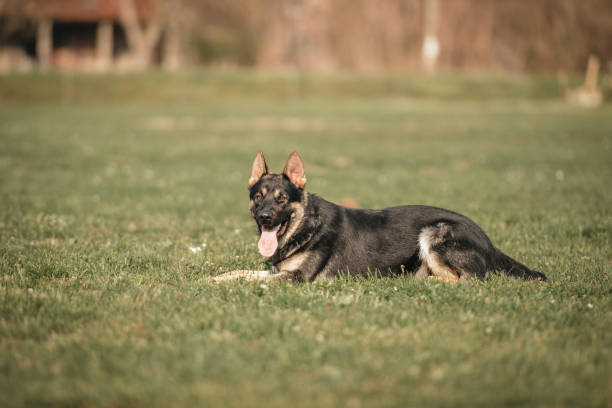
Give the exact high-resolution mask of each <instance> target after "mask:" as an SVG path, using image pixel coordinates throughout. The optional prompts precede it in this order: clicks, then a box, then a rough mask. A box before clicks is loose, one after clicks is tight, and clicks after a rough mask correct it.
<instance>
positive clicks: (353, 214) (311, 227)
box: [214, 152, 546, 282]
mask: <svg viewBox="0 0 612 408" xmlns="http://www.w3.org/2000/svg"><path fill="white" fill-rule="evenodd" d="M305 186H306V175H305V173H304V164H303V162H302V159H301V158H300V156H299V154H298V153H297V152H293V153H291V155H290V156H289V158H288V159H287V163H286V164H285V168H284V170H283V172H282V173H281V174H273V173H270V170H269V169H268V165H267V164H266V161H265V159H264V156H263V154H262V152H259V153H258V154H257V156H256V157H255V161H254V162H253V169H252V172H251V177H250V178H249V196H250V199H251V205H250V209H251V215H252V216H253V218H254V219H255V222H256V224H257V229H258V231H259V234H260V237H259V243H258V248H259V253H260V254H261V255H262V256H264V257H266V258H269V262H270V264H271V265H272V270H270V271H234V272H229V273H226V274H222V275H219V276H216V277H215V278H214V280H215V281H217V282H218V281H224V280H228V279H240V278H243V279H261V280H294V281H308V282H314V281H319V280H331V279H334V278H335V277H337V276H338V275H339V274H342V273H344V274H349V275H352V276H375V277H382V276H388V275H400V274H407V273H413V274H414V276H415V278H417V279H422V278H426V277H432V278H435V279H439V280H443V281H446V282H458V281H469V280H471V279H474V278H476V279H486V278H487V277H488V276H489V274H490V273H492V272H495V271H503V272H505V273H506V274H508V275H511V276H515V277H519V278H523V279H535V280H542V281H544V280H546V276H545V275H544V274H542V273H540V272H536V271H533V270H531V269H529V268H528V267H526V266H525V265H523V264H521V263H519V262H517V261H515V260H514V259H512V258H510V257H509V256H508V255H506V254H504V253H503V252H501V251H500V250H499V249H497V248H496V247H495V246H493V244H492V243H491V240H490V239H489V238H488V237H487V235H486V234H485V233H484V231H483V230H482V229H481V228H480V227H479V226H478V225H476V223H474V222H473V221H472V220H470V219H469V218H467V217H465V216H463V215H461V214H457V213H455V212H452V211H449V210H445V209H442V208H437V207H429V206H422V205H405V206H400V207H391V208H385V209H382V210H362V209H354V208H347V207H343V206H340V205H336V204H333V203H331V202H329V201H326V200H324V199H322V198H321V197H318V196H316V195H314V194H311V193H308V192H307V191H306V189H305Z"/></svg>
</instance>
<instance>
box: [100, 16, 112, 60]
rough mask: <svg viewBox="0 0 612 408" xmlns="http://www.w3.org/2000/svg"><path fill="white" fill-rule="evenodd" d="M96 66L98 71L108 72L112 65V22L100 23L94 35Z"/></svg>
mask: <svg viewBox="0 0 612 408" xmlns="http://www.w3.org/2000/svg"><path fill="white" fill-rule="evenodd" d="M96 54H97V65H98V69H99V70H100V71H108V70H109V69H110V68H111V67H112V65H113V22H112V21H101V22H99V23H98V30H97V33H96Z"/></svg>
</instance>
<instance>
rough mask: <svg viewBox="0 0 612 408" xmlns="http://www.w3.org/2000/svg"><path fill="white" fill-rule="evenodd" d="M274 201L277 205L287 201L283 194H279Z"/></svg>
mask: <svg viewBox="0 0 612 408" xmlns="http://www.w3.org/2000/svg"><path fill="white" fill-rule="evenodd" d="M276 201H278V202H279V203H281V204H282V203H284V202H285V201H287V196H286V195H284V194H279V195H278V198H277V199H276Z"/></svg>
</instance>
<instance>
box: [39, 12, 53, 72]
mask: <svg viewBox="0 0 612 408" xmlns="http://www.w3.org/2000/svg"><path fill="white" fill-rule="evenodd" d="M52 53H53V21H52V20H50V19H42V20H40V21H39V22H38V27H37V30H36V57H37V58H38V66H39V68H40V69H41V70H43V71H44V70H47V69H48V68H49V67H50V66H51V54H52Z"/></svg>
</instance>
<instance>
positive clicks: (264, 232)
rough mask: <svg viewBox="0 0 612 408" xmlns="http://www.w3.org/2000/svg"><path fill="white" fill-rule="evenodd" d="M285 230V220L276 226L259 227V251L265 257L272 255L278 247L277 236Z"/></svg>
mask: <svg viewBox="0 0 612 408" xmlns="http://www.w3.org/2000/svg"><path fill="white" fill-rule="evenodd" d="M285 231H287V222H286V221H285V222H283V223H281V224H279V225H277V226H276V227H272V228H266V227H261V236H260V237H259V243H258V244H257V247H258V248H259V253H260V254H261V255H262V256H265V257H267V258H269V257H271V256H272V255H274V252H276V249H277V248H278V238H280V237H281V236H282V235H283V234H284V233H285Z"/></svg>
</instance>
